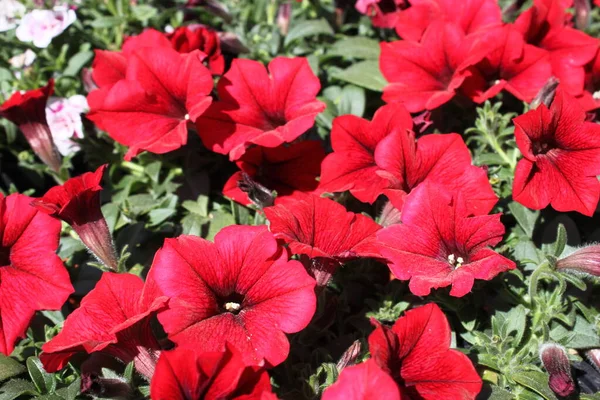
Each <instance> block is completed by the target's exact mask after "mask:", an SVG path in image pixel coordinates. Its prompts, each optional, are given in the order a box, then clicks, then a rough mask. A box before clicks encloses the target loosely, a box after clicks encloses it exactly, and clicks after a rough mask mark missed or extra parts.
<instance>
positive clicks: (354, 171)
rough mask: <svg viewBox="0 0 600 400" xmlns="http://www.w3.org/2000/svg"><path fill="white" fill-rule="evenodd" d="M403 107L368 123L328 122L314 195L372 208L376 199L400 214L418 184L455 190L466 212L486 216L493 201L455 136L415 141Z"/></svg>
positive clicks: (387, 109) (388, 108) (350, 120)
mask: <svg viewBox="0 0 600 400" xmlns="http://www.w3.org/2000/svg"><path fill="white" fill-rule="evenodd" d="M412 128H413V123H412V120H411V118H410V115H409V114H408V112H406V110H405V109H404V107H403V106H401V105H396V104H390V105H387V106H384V107H381V108H380V109H379V110H377V112H376V113H375V116H374V117H373V121H372V122H370V123H369V122H368V121H366V120H363V119H361V118H358V117H351V116H342V117H339V118H336V119H335V120H334V128H333V130H332V134H331V141H332V145H333V149H334V152H333V153H332V154H330V155H328V156H327V157H326V158H325V160H324V161H323V164H322V170H323V172H322V176H321V183H320V185H319V190H322V191H329V192H341V191H344V190H350V192H351V193H352V194H353V195H355V196H356V197H357V198H358V199H359V200H361V201H366V202H370V203H372V202H373V201H375V199H377V197H378V196H379V195H380V194H382V193H383V194H385V195H386V196H388V197H389V198H390V200H391V201H392V203H393V205H394V206H395V207H396V208H398V209H402V206H403V203H404V198H405V197H406V196H407V194H408V193H410V192H411V190H413V189H414V188H415V187H418V185H420V184H421V183H423V182H435V183H438V184H442V185H444V186H447V187H448V188H450V189H454V188H460V189H461V190H462V192H463V193H464V194H465V197H466V199H467V201H468V204H469V208H470V210H471V211H472V212H473V213H476V214H487V213H488V212H489V211H490V210H491V209H492V207H493V206H494V204H495V203H496V201H497V197H496V195H495V194H494V192H493V190H492V188H491V185H490V184H489V182H488V178H487V173H486V171H485V170H484V169H482V168H478V167H475V166H473V165H472V164H471V162H472V161H471V155H470V152H469V149H468V148H467V146H466V145H465V143H464V141H463V139H462V138H461V136H460V135H457V134H443V135H438V134H436V135H423V136H421V137H420V138H419V139H416V138H415V134H414V132H413V131H412Z"/></svg>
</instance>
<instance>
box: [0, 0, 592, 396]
mask: <svg viewBox="0 0 600 400" xmlns="http://www.w3.org/2000/svg"><path fill="white" fill-rule="evenodd" d="M558 3H559V2H555V1H551V2H547V1H542V0H540V1H536V2H535V5H534V7H532V8H531V9H530V10H528V11H526V12H525V13H523V14H522V15H521V16H520V17H519V18H518V20H517V22H516V23H515V24H504V25H503V24H502V22H501V18H500V11H499V9H498V8H497V5H496V4H495V2H494V1H487V0H473V1H465V2H460V6H458V7H457V3H456V2H449V1H443V0H429V1H411V4H412V6H411V7H409V8H407V9H406V10H403V11H400V12H397V13H395V14H394V21H393V26H394V27H395V28H396V30H397V32H398V33H399V34H400V36H402V37H403V38H405V39H406V40H403V41H397V42H392V43H385V44H382V55H381V68H382V71H383V74H384V75H385V76H386V77H387V78H388V80H389V81H390V82H391V83H390V85H389V86H388V87H387V88H386V89H385V92H384V100H386V101H387V102H390V103H391V104H388V105H386V106H384V107H382V108H380V109H379V110H378V111H377V112H376V113H375V116H374V117H373V120H372V121H367V120H364V119H361V118H358V117H355V116H350V115H346V116H341V117H338V118H337V119H335V120H334V123H333V130H332V133H331V141H332V147H333V152H332V153H331V154H329V155H327V156H326V155H325V152H324V151H323V149H322V148H321V147H320V144H319V142H313V141H300V140H299V137H300V136H301V135H302V134H303V133H305V132H306V131H307V130H308V129H310V128H311V127H312V126H313V125H314V121H315V118H316V115H317V114H318V113H320V112H321V111H323V109H324V108H325V104H324V103H322V102H320V101H318V100H317V99H316V95H317V93H318V92H319V90H320V83H319V79H318V78H317V77H316V76H315V75H314V73H313V72H312V71H311V69H310V66H309V64H308V62H307V60H306V59H303V58H283V57H278V58H275V59H274V60H273V61H272V62H271V63H270V64H269V66H268V69H267V68H265V67H264V66H263V65H262V64H261V63H259V62H257V61H251V60H243V59H235V60H233V62H232V64H231V67H230V68H229V70H228V71H227V72H225V74H224V75H223V76H222V77H220V78H219V82H218V85H217V95H216V96H215V97H216V98H217V99H218V100H215V101H213V97H212V96H211V92H212V91H213V75H220V74H222V73H223V70H224V62H223V57H222V55H221V54H220V50H219V43H218V40H217V39H216V37H215V36H214V33H212V32H211V31H209V30H207V29H206V28H202V27H199V28H196V29H190V28H181V29H178V30H177V31H175V32H174V33H172V34H169V35H164V34H162V33H160V32H157V31H153V30H148V31H146V32H144V33H143V34H141V35H140V36H137V37H132V38H130V39H128V40H127V41H126V43H125V45H124V46H123V49H122V51H121V52H108V51H97V52H96V58H95V61H94V65H93V68H94V69H93V79H94V82H95V84H96V85H97V86H98V88H97V89H96V90H94V91H92V92H91V93H90V95H89V96H88V100H89V104H90V108H91V112H90V113H89V114H88V118H89V119H91V120H92V121H93V122H94V123H95V124H96V125H97V126H98V127H99V128H101V129H103V130H105V131H107V132H108V134H109V135H110V136H111V137H112V138H113V139H115V140H116V141H118V142H120V143H122V144H123V145H125V146H127V147H128V148H129V150H128V152H127V155H126V157H127V158H131V157H134V156H136V155H137V154H138V153H139V152H141V151H150V152H154V153H165V152H169V151H172V150H175V149H177V148H179V147H181V146H182V145H184V144H185V143H186V140H187V137H188V130H191V131H196V132H197V133H198V134H199V136H200V138H201V139H202V141H203V143H204V144H205V146H206V147H207V148H209V149H211V150H213V151H214V152H217V153H221V154H227V155H229V157H230V159H231V160H232V161H235V162H236V163H237V165H238V167H239V168H240V170H241V171H240V172H239V173H237V174H235V175H234V176H233V177H232V178H231V179H230V180H229V182H228V183H227V184H226V186H225V189H224V192H225V194H226V195H228V196H230V197H232V198H233V199H235V200H237V201H240V202H242V203H245V204H249V203H250V202H251V201H254V202H256V203H258V205H259V206H260V207H261V208H263V211H264V214H265V216H266V217H267V219H268V220H269V226H268V227H267V226H230V227H227V228H224V229H223V230H221V232H220V233H219V234H217V236H216V237H215V240H214V243H213V242H209V241H206V240H204V239H201V238H199V237H195V236H186V235H183V236H180V237H177V238H173V239H167V240H166V241H165V243H164V245H163V247H162V248H161V249H160V250H159V251H158V252H157V254H156V255H155V258H154V261H153V264H152V266H151V268H150V271H149V273H148V276H147V279H146V281H145V282H143V281H142V280H141V279H140V278H138V277H137V276H134V275H131V274H126V273H121V274H117V273H113V272H106V273H104V275H103V277H102V279H101V280H100V282H99V283H98V284H97V286H96V288H95V289H94V290H92V291H91V292H90V293H89V294H88V295H87V296H86V297H85V298H84V299H83V301H82V302H81V306H80V307H79V308H78V309H77V310H76V311H75V312H73V313H72V314H71V315H70V316H69V317H68V318H67V320H66V322H65V325H64V327H63V329H62V331H61V332H60V333H59V334H58V335H57V336H56V337H55V338H53V339H52V340H50V341H49V342H48V343H46V344H45V345H44V346H43V353H42V354H41V360H42V362H43V363H44V366H45V367H46V369H47V370H48V371H57V370H59V369H61V368H63V367H64V366H65V365H66V363H67V362H68V361H69V359H70V358H71V357H72V356H73V355H74V354H75V353H79V352H85V353H94V352H102V353H106V354H109V355H111V356H113V357H116V358H117V359H119V360H121V361H123V362H126V363H128V362H132V361H133V362H134V363H135V365H136V368H137V369H138V371H139V372H140V373H142V374H144V375H146V376H147V377H148V378H149V379H151V381H152V384H151V388H152V397H153V398H156V399H167V398H168V399H171V398H177V397H176V396H174V395H173V393H179V392H181V398H188V397H186V395H184V393H187V394H191V396H192V397H194V398H199V397H201V396H206V398H224V397H227V398H273V397H274V395H273V394H272V393H271V387H270V383H269V378H268V374H267V373H266V369H268V368H270V367H273V366H276V365H278V364H280V363H282V362H283V361H284V360H285V359H286V357H287V356H288V353H289V345H290V344H289V342H288V340H287V337H286V335H285V334H286V333H294V332H298V331H300V330H302V329H304V328H305V327H306V326H307V325H308V324H309V322H310V320H311V318H312V317H313V314H314V313H315V308H316V296H315V287H317V286H323V285H325V284H327V282H328V281H329V279H330V277H331V275H332V274H333V273H334V271H335V269H336V268H337V267H338V266H340V265H342V264H344V263H346V262H348V261H350V260H353V259H357V258H363V257H369V258H377V259H379V260H381V261H383V262H386V263H387V264H388V265H389V267H390V269H391V271H392V272H393V274H394V275H395V277H396V278H398V279H400V280H408V281H409V288H410V290H411V292H412V293H414V294H415V295H419V296H425V295H428V294H429V293H430V291H431V289H432V288H440V287H448V286H451V291H450V294H451V295H453V296H464V295H466V294H467V293H469V292H470V291H471V289H472V287H473V284H474V280H475V279H482V280H489V279H491V278H493V277H494V276H496V275H497V274H499V273H500V272H503V271H506V270H509V269H513V268H515V264H514V262H512V261H511V260H509V259H507V258H505V257H504V256H502V255H500V254H498V253H496V252H494V251H493V250H492V249H491V246H494V245H496V244H498V243H499V242H500V241H501V239H502V236H503V234H504V226H503V225H502V223H501V222H500V214H495V215H488V214H489V213H490V212H491V210H492V208H493V207H494V205H495V203H496V201H497V197H496V195H495V194H494V192H493V190H492V188H491V185H490V183H489V181H488V178H487V173H486V170H485V169H483V168H479V167H476V166H473V165H472V160H471V156H470V153H469V150H468V148H467V146H466V145H465V142H464V140H463V139H462V137H461V136H460V135H458V134H435V135H434V134H427V135H421V136H419V137H417V136H418V135H417V134H415V132H414V131H415V130H416V129H415V127H414V123H413V119H412V117H411V115H410V114H409V111H410V112H416V111H421V110H424V109H433V108H436V107H438V106H440V105H442V104H443V103H445V102H447V101H448V100H450V99H451V98H452V97H453V96H455V95H456V94H458V93H461V94H465V95H467V96H468V97H470V98H471V99H472V100H474V101H476V102H481V101H483V100H485V99H487V98H490V97H491V96H493V95H495V94H497V93H498V92H499V91H500V90H502V89H506V90H507V91H509V92H511V93H512V94H513V95H515V96H516V97H518V98H520V99H522V100H525V101H531V100H532V99H533V97H534V96H535V95H536V93H537V92H538V91H539V90H540V89H541V88H542V86H543V85H544V84H545V83H546V81H547V80H548V78H550V76H552V75H555V76H557V77H558V78H559V79H560V80H561V85H560V86H559V88H558V90H557V92H556V96H555V98H554V101H553V102H552V104H551V106H550V107H549V108H548V107H547V105H545V104H541V105H540V106H539V107H538V108H537V109H534V110H532V111H529V112H528V113H526V114H525V115H522V116H520V117H518V118H516V119H515V120H514V122H515V126H516V132H515V136H516V141H517V144H518V146H519V149H520V150H521V152H522V153H523V156H524V158H523V159H522V160H521V161H520V162H519V164H518V165H517V168H516V171H515V182H514V199H515V200H516V201H519V202H521V203H522V204H524V205H526V206H528V207H531V208H535V209H541V208H544V207H546V206H547V205H549V204H551V205H552V206H553V207H554V208H555V209H557V210H559V211H571V210H575V211H579V212H581V213H583V214H586V215H591V214H593V212H594V210H595V209H596V206H597V203H598V200H599V197H600V184H599V183H598V180H597V179H596V175H598V174H600V167H599V166H600V127H599V125H597V124H594V123H590V122H586V121H585V107H588V106H585V107H582V104H584V105H586V104H589V101H588V100H589V97H590V96H592V95H591V94H590V93H588V92H586V91H585V90H584V85H585V84H587V83H589V82H588V81H587V80H586V71H587V70H588V69H589V68H593V67H594V66H595V64H596V63H595V61H594V59H595V57H596V53H597V51H598V42H597V41H596V40H595V39H592V38H590V37H587V36H586V35H584V34H583V33H581V32H579V31H576V30H574V29H572V28H570V27H569V26H568V25H567V21H568V19H567V18H566V15H565V5H559V4H558ZM567 3H568V1H567ZM373 4H375V3H373ZM371 6H372V4H371ZM374 20H377V18H375V19H374ZM387 23H388V22H386V24H387ZM205 63H206V64H207V65H208V67H206V66H205ZM51 90H52V83H50V84H49V86H48V87H46V88H42V89H39V90H37V91H32V92H30V93H26V94H25V95H22V94H16V95H15V96H13V98H11V99H9V101H8V102H6V103H5V104H4V105H3V106H2V107H1V108H0V114H1V115H3V116H5V117H6V118H9V119H11V120H12V121H14V122H15V123H17V124H19V125H20V126H21V127H22V129H23V131H24V132H25V133H26V134H28V132H31V134H30V136H31V139H30V138H29V137H28V139H30V143H31V144H32V147H33V148H34V150H35V151H36V153H37V154H38V155H39V156H40V158H41V159H42V160H43V161H45V162H47V163H48V164H49V165H51V166H53V168H54V169H56V160H55V159H54V157H56V154H55V152H54V151H53V148H52V146H51V145H48V143H50V142H51V139H50V138H48V137H47V136H48V135H47V129H44V128H43V127H44V125H45V117H44V115H43V113H40V112H39V108H40V104H41V105H42V106H43V105H45V100H46V99H47V97H48V95H49V94H50V92H51ZM592 103H593V104H594V107H595V101H593V102H592ZM589 107H592V106H589ZM32 124H34V125H35V126H38V127H41V128H39V129H37V128H36V129H33V130H32V129H29V128H28V127H30V126H31V125H32ZM49 141H50V142H49ZM104 168H105V167H104V166H103V167H100V169H98V171H96V172H95V173H86V174H84V175H82V176H79V177H76V178H73V179H70V180H69V181H67V182H66V183H65V184H64V185H62V186H59V187H56V188H53V189H51V190H50V191H49V192H48V193H47V194H46V195H45V196H44V197H43V198H41V199H37V200H34V199H32V198H29V197H26V196H24V195H20V194H13V195H10V196H8V197H0V239H1V241H0V265H2V266H6V267H5V268H4V267H3V268H0V300H1V303H0V313H1V314H0V316H1V318H0V334H1V336H2V341H1V343H0V346H1V347H0V351H1V352H2V353H4V354H9V353H10V352H11V351H12V349H13V348H14V344H15V341H16V340H17V339H18V338H20V337H23V335H24V333H25V330H26V329H27V326H28V324H29V322H30V320H31V318H32V316H33V314H34V313H35V311H36V310H43V309H57V308H59V307H60V306H61V305H62V304H63V302H64V301H65V300H66V298H67V297H68V296H69V294H70V293H72V291H73V288H72V286H71V283H70V280H69V276H68V273H67V271H66V270H65V268H64V267H63V266H62V262H61V260H60V259H59V258H58V257H57V256H56V249H57V247H58V240H59V235H60V223H59V222H58V220H59V219H60V220H63V221H65V222H67V223H68V224H70V225H71V226H72V227H73V229H74V230H75V231H76V232H77V233H78V234H79V236H80V238H81V240H82V241H83V242H84V243H85V244H86V245H87V247H88V248H89V249H90V251H92V252H93V253H94V254H95V255H96V256H97V257H98V259H99V260H100V261H101V262H103V263H104V264H105V265H106V266H107V267H109V268H111V269H113V270H116V269H117V265H118V260H117V258H116V257H115V252H114V248H113V245H112V240H111V238H110V234H109V231H108V227H107V225H106V222H105V221H104V218H103V216H102V213H101V211H100V200H99V195H100V190H101V187H100V181H101V178H102V174H103V172H104ZM318 176H320V182H317V181H316V178H317V177H318ZM253 185H254V186H255V187H258V188H260V189H262V190H263V193H262V194H263V196H264V197H265V198H266V200H268V201H262V202H261V201H257V200H256V197H257V196H250V197H249V196H248V192H251V191H252V190H248V187H247V186H253ZM271 190H276V191H277V192H278V194H279V196H278V197H277V198H276V199H275V201H274V202H273V199H272V197H271V194H270V191H271ZM344 191H350V193H352V194H353V195H354V196H355V197H356V198H357V199H359V200H360V201H363V202H367V203H373V202H375V200H376V199H377V198H379V197H380V196H386V197H387V198H388V199H389V204H388V205H387V206H386V207H387V212H388V215H389V216H392V217H391V218H388V219H386V220H382V221H381V225H379V224H378V223H376V222H375V221H374V220H372V219H371V218H369V217H367V216H364V215H361V214H355V213H352V212H348V211H347V210H346V209H345V207H344V206H342V205H341V204H339V203H337V202H335V201H334V200H331V199H329V198H323V197H319V195H320V194H323V193H325V192H327V193H336V192H344ZM284 245H285V246H284ZM291 255H297V256H298V258H299V260H300V261H296V260H290V256H291ZM25 289H26V290H27V291H29V292H35V293H36V294H37V295H36V296H14V294H15V293H18V292H21V291H23V290H25ZM154 315H156V316H157V317H158V320H159V321H160V323H161V324H162V326H163V328H164V330H165V332H166V334H167V335H168V338H169V340H170V341H172V342H173V343H174V344H175V346H176V347H175V349H173V350H163V351H160V350H161V345H160V343H159V342H158V341H157V339H156V338H155V337H154V336H153V334H152V330H151V329H150V317H151V316H154ZM374 324H375V326H376V328H375V330H374V332H373V333H372V334H371V336H370V338H369V347H370V353H371V358H370V359H369V360H368V361H367V362H365V363H362V364H359V365H357V366H352V367H348V368H347V369H344V371H343V372H342V374H341V376H340V379H339V381H338V382H337V383H336V384H334V385H333V386H332V387H331V388H329V389H328V390H326V391H325V394H324V398H325V399H337V398H344V399H347V398H356V399H358V398H366V397H368V394H369V393H370V392H371V391H373V390H375V391H377V392H379V393H383V395H382V396H381V397H382V398H389V399H399V398H413V397H414V398H425V399H434V398H435V399H439V398H461V399H462V398H474V396H475V395H476V394H477V393H478V391H479V390H480V387H481V380H480V378H479V377H478V375H477V373H476V372H475V370H474V368H473V365H472V364H471V362H470V361H469V360H468V358H466V356H464V355H463V354H462V353H460V352H458V351H455V350H450V349H449V346H450V328H449V326H448V323H447V321H446V319H445V317H444V315H443V314H442V312H441V311H440V310H439V308H437V306H435V305H433V304H429V305H426V306H423V307H420V308H416V309H414V310H411V311H409V312H407V313H406V315H405V316H404V317H402V318H400V319H399V320H398V321H397V322H396V324H395V325H394V326H393V327H392V328H388V327H385V326H381V325H379V324H377V323H375V322H374ZM157 360H158V361H157Z"/></svg>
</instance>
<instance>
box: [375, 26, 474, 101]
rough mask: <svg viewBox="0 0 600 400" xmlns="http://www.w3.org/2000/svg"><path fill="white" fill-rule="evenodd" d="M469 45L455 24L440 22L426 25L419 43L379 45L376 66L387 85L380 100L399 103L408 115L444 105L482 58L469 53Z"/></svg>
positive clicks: (469, 41) (399, 42) (403, 41)
mask: <svg viewBox="0 0 600 400" xmlns="http://www.w3.org/2000/svg"><path fill="white" fill-rule="evenodd" d="M472 42H473V41H472V40H471V39H469V38H468V37H466V36H465V34H464V32H463V31H462V30H461V29H460V27H459V26H458V25H455V24H452V23H445V22H440V21H437V22H434V23H432V24H431V25H429V27H428V28H427V30H426V31H425V33H424V34H423V38H422V39H421V42H420V43H419V42H414V41H411V40H398V41H395V42H382V43H381V56H380V59H379V65H380V68H381V72H382V74H383V76H384V77H385V78H386V79H387V80H388V82H389V84H388V85H387V86H386V87H385V88H384V90H383V100H385V101H386V102H388V103H391V102H401V103H403V104H404V105H405V106H406V108H407V109H408V111H410V112H419V111H423V110H433V109H435V108H437V107H439V106H441V105H442V104H444V103H446V102H448V101H449V100H451V99H452V98H453V97H454V95H455V93H456V91H457V90H458V88H459V87H460V86H461V85H462V83H463V81H464V80H465V78H467V77H468V76H470V75H471V72H470V71H469V67H470V65H472V64H474V63H475V62H477V61H479V60H480V59H481V58H482V57H483V56H484V55H485V53H483V52H480V54H475V53H473V52H472V51H471V48H472V45H473V43H472ZM466 61H468V62H469V63H470V65H469V64H466V63H465V62H466Z"/></svg>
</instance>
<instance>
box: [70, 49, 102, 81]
mask: <svg viewBox="0 0 600 400" xmlns="http://www.w3.org/2000/svg"><path fill="white" fill-rule="evenodd" d="M92 58H94V52H93V51H82V52H79V53H77V54H75V55H74V56H73V57H71V59H70V60H69V63H68V64H67V68H65V70H64V71H63V75H68V76H78V75H79V72H80V71H81V69H82V68H83V67H84V66H85V65H86V64H87V63H88V62H90V60H91V59H92Z"/></svg>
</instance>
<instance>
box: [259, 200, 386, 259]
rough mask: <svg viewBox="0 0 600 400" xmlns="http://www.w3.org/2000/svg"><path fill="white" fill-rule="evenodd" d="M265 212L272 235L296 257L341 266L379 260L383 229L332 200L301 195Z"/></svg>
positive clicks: (283, 201) (280, 201)
mask: <svg viewBox="0 0 600 400" xmlns="http://www.w3.org/2000/svg"><path fill="white" fill-rule="evenodd" d="M264 211H265V215H266V216H267V218H268V219H269V222H270V225H269V228H270V229H271V232H273V234H274V235H275V237H276V238H278V239H281V240H283V241H284V242H285V243H287V244H288V245H289V247H290V250H291V251H292V253H293V254H305V255H307V256H309V257H310V258H317V257H321V258H328V259H333V260H336V261H339V262H346V261H350V260H353V259H355V258H358V257H379V253H378V251H377V246H376V238H375V232H377V231H378V230H379V229H381V226H379V225H378V224H377V223H376V222H375V221H373V220H372V219H371V218H369V217H365V216H364V215H362V214H355V213H353V212H349V211H346V208H345V207H344V206H343V205H341V204H339V203H336V202H335V201H333V200H330V199H326V198H322V197H318V196H315V195H308V194H306V195H305V194H302V195H301V194H299V193H298V194H296V195H294V196H291V197H285V198H282V199H277V200H276V202H275V206H273V207H267V208H265V210H264Z"/></svg>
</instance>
